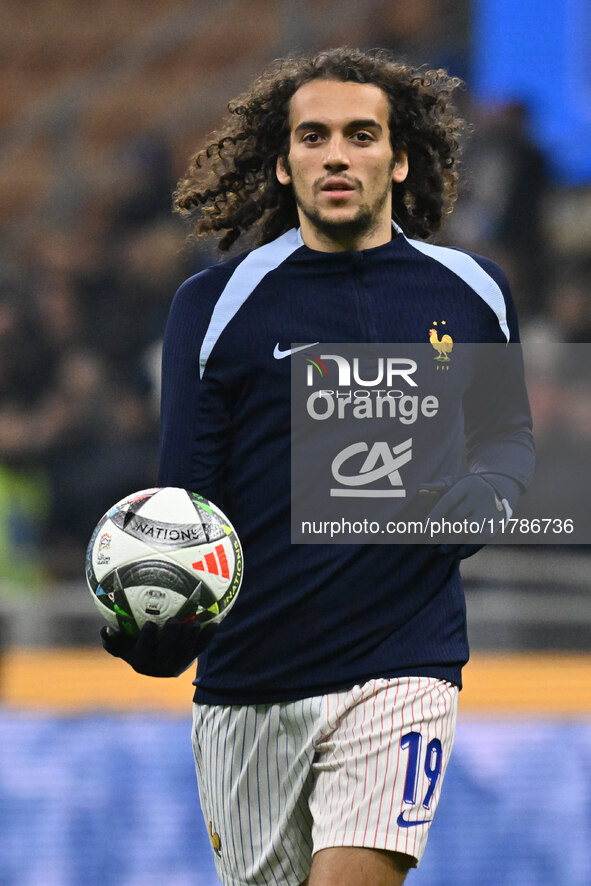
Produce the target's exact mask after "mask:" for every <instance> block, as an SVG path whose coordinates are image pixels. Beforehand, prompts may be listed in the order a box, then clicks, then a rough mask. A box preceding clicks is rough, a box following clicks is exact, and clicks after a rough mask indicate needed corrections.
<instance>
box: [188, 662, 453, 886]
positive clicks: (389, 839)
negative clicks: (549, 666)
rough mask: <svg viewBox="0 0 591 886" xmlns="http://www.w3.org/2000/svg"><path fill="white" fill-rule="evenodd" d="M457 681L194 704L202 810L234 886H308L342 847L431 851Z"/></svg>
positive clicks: (380, 682) (389, 682)
mask: <svg viewBox="0 0 591 886" xmlns="http://www.w3.org/2000/svg"><path fill="white" fill-rule="evenodd" d="M457 698H458V689H457V687H456V686H454V685H452V684H451V683H447V682H445V681H443V680H437V679H434V678H432V677H402V678H397V679H377V680H370V681H369V682H368V683H365V684H364V685H363V686H354V687H353V688H352V689H350V690H346V691H341V692H333V693H330V694H327V695H322V696H315V697H313V698H308V699H304V700H302V701H295V702H288V703H278V704H265V705H244V706H238V705H237V706H233V705H194V714H193V749H194V753H195V764H196V770H197V780H198V783H199V794H200V799H201V807H202V809H203V815H204V818H205V822H206V825H207V828H208V830H209V834H210V837H211V841H212V847H213V849H214V853H215V863H216V868H217V872H218V876H219V878H220V880H221V881H222V883H223V884H224V886H263V884H277V886H297V884H299V883H301V882H303V881H304V880H305V879H306V877H307V876H308V874H309V871H310V865H311V862H312V855H313V853H314V852H318V850H319V849H324V848H327V847H334V846H365V847H372V848H376V849H387V850H393V851H396V852H403V853H405V854H407V855H410V856H412V857H413V858H414V860H415V861H414V864H415V865H416V864H418V862H419V861H420V859H421V856H422V855H423V852H424V850H425V845H426V842H427V836H428V831H429V827H430V823H431V820H432V819H433V816H434V814H435V809H436V808H437V803H438V801H439V796H440V791H441V782H442V780H443V776H444V773H445V769H446V766H447V762H448V760H449V755H450V753H451V748H452V744H453V738H454V731H455V722H456V712H457Z"/></svg>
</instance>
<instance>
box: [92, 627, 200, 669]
mask: <svg viewBox="0 0 591 886" xmlns="http://www.w3.org/2000/svg"><path fill="white" fill-rule="evenodd" d="M216 629H217V625H207V627H205V628H203V629H201V627H200V625H199V622H198V621H197V620H196V619H195V620H193V621H189V622H185V623H181V622H180V621H179V620H178V619H177V618H169V619H168V621H166V622H165V624H164V625H163V627H162V629H161V630H159V628H158V625H156V624H155V622H153V621H148V622H146V624H145V625H144V626H143V628H142V629H141V631H140V632H139V634H138V635H137V637H130V636H128V634H125V633H124V632H123V631H118V630H117V629H116V628H113V627H111V626H110V625H104V626H103V627H102V628H101V640H102V643H103V647H104V648H105V649H106V650H107V652H108V653H110V654H111V655H114V656H115V658H122V659H123V660H124V661H126V662H127V663H128V664H130V665H131V667H132V668H133V669H134V671H137V672H138V674H146V676H148V677H178V676H179V674H182V673H183V671H186V670H187V668H188V667H189V665H190V664H192V662H194V661H195V659H196V658H197V656H198V655H199V653H200V652H203V650H204V649H205V647H206V646H207V644H208V643H209V642H210V640H211V638H212V637H213V635H214V633H215V631H216Z"/></svg>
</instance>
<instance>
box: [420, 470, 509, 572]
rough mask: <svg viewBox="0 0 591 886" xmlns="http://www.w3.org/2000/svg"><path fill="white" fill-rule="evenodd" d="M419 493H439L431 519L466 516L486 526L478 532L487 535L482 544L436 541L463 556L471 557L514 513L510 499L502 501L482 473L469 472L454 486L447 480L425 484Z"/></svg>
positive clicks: (445, 549) (444, 551)
mask: <svg viewBox="0 0 591 886" xmlns="http://www.w3.org/2000/svg"><path fill="white" fill-rule="evenodd" d="M420 494H422V495H429V494H431V495H434V496H437V495H438V496H439V498H438V500H437V504H436V505H435V506H434V507H433V509H432V510H431V511H430V512H429V514H428V515H427V519H428V520H429V521H431V522H439V521H441V520H447V521H449V522H450V523H453V522H454V521H460V522H463V521H464V520H467V521H469V522H476V523H479V524H480V525H481V526H482V527H483V528H482V530H481V531H480V532H478V533H477V535H478V538H481V539H482V538H484V541H482V542H481V543H480V544H465V543H463V542H456V543H450V542H446V543H444V544H439V545H437V549H438V550H439V551H441V553H442V554H455V555H456V556H457V557H459V558H460V560H464V559H465V558H466V557H471V556H472V554H475V553H476V551H479V550H480V549H481V548H483V547H484V546H485V544H486V543H487V541H490V539H491V538H492V537H493V536H494V535H495V534H496V533H497V532H498V531H499V529H500V528H501V523H504V522H505V520H506V519H507V518H508V517H510V516H511V508H510V506H509V503H508V502H507V501H506V500H503V501H501V499H500V498H499V496H498V495H497V492H496V490H495V488H494V486H492V485H491V484H490V483H489V482H488V480H485V479H484V478H483V477H482V476H481V475H480V474H466V475H465V476H464V477H460V479H459V480H457V481H456V482H455V483H454V484H453V485H452V486H449V484H447V483H429V484H424V485H423V486H422V488H421V489H420ZM490 521H492V523H491V522H490Z"/></svg>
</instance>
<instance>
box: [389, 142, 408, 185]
mask: <svg viewBox="0 0 591 886" xmlns="http://www.w3.org/2000/svg"><path fill="white" fill-rule="evenodd" d="M407 175H408V154H407V153H406V151H404V150H400V151H396V153H395V154H394V167H393V169H392V181H393V182H396V184H400V183H401V182H403V181H404V180H405V178H406V176H407Z"/></svg>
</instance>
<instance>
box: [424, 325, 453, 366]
mask: <svg viewBox="0 0 591 886" xmlns="http://www.w3.org/2000/svg"><path fill="white" fill-rule="evenodd" d="M441 323H442V325H445V320H442V321H441ZM436 326H437V320H434V321H433V326H432V328H431V329H430V330H429V341H430V342H431V347H433V348H435V350H436V351H437V356H436V357H434V358H433V359H434V360H437V362H438V363H449V361H450V356H449V355H450V354H451V352H452V351H453V346H454V341H453V338H452V337H451V335H447V333H446V334H445V335H442V336H441V338H439V334H438V330H437V329H435V327H436ZM437 368H438V369H439V368H441V369H449V366H441V367H439V366H438V367H437Z"/></svg>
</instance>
